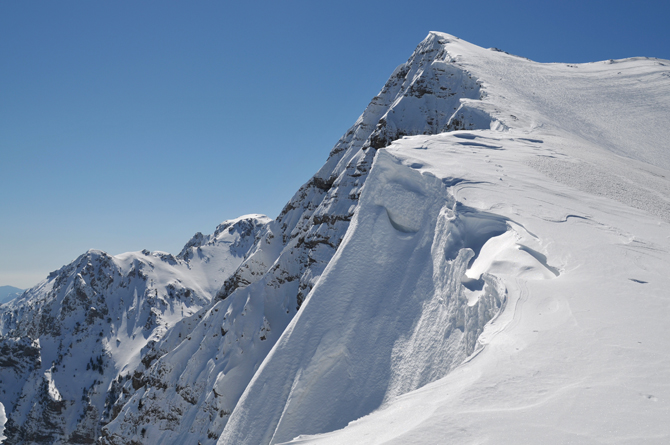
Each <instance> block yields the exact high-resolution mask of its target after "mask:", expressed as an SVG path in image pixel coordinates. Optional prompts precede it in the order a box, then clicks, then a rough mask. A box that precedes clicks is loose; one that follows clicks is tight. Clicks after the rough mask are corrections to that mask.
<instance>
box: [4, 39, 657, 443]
mask: <svg viewBox="0 0 670 445" xmlns="http://www.w3.org/2000/svg"><path fill="white" fill-rule="evenodd" d="M669 119H670V61H666V60H660V59H651V58H633V59H626V60H616V61H614V60H610V61H604V62H595V63H588V64H578V65H571V64H558V63H557V64H540V63H536V62H533V61H530V60H528V59H524V58H522V57H517V56H513V55H510V54H507V53H504V52H501V51H498V50H493V49H484V48H480V47H477V46H475V45H472V44H469V43H467V42H464V41H462V40H460V39H458V38H456V37H453V36H450V35H448V34H444V33H438V32H431V33H430V34H429V35H428V37H427V38H426V39H425V40H424V41H423V42H421V43H420V44H419V46H418V47H417V49H416V51H415V52H414V53H413V54H412V55H411V57H410V59H409V60H408V61H407V62H406V63H404V64H402V65H400V66H399V67H398V68H397V69H396V70H395V71H394V72H393V73H392V75H391V77H390V78H389V80H388V82H387V83H386V85H384V87H383V88H382V90H381V92H380V93H379V95H378V96H376V97H375V98H373V99H372V101H371V102H370V105H369V106H368V108H367V109H366V110H365V111H364V113H363V114H362V115H361V117H360V118H359V119H358V120H357V122H356V123H355V124H354V125H353V126H352V128H351V129H350V130H349V131H348V132H347V133H346V134H345V135H344V136H343V137H342V139H340V141H339V142H338V143H337V144H336V145H335V147H334V148H333V150H332V151H331V153H330V156H329V158H328V160H327V161H326V163H325V165H324V166H323V167H322V169H321V170H319V172H317V173H316V174H315V176H314V177H313V178H312V179H311V180H310V181H308V183H306V184H305V185H304V186H303V187H301V189H300V190H298V192H297V193H296V195H295V196H294V197H293V199H292V200H291V201H290V202H289V203H288V204H287V205H286V207H285V208H284V210H283V211H282V213H281V214H280V215H279V216H278V217H277V219H276V220H274V221H270V220H269V219H267V218H265V217H263V216H261V215H250V216H247V217H243V218H239V219H236V220H232V221H228V222H226V223H224V224H222V225H221V226H219V228H217V230H216V231H215V233H214V234H213V235H202V234H196V236H194V237H193V239H191V241H189V242H188V243H187V245H186V246H185V248H184V250H183V251H182V253H180V254H179V255H177V256H176V257H173V256H172V255H169V254H165V253H160V252H153V253H152V252H140V253H138V252H135V253H129V254H125V255H119V256H116V257H110V256H108V255H106V254H104V253H103V252H97V251H91V252H88V253H87V254H85V255H83V256H82V257H80V258H79V259H77V260H76V261H75V262H73V263H72V264H71V265H69V266H65V267H64V268H63V269H61V270H60V271H57V272H54V273H53V274H51V275H50V276H49V278H48V279H47V280H45V281H44V282H43V283H41V284H40V285H38V286H37V287H36V288H33V289H30V290H28V291H26V293H24V294H23V296H22V297H21V298H19V299H17V300H14V301H12V302H10V303H8V304H5V305H2V306H0V334H1V335H2V336H0V348H2V349H1V350H2V351H3V353H5V351H6V358H5V357H3V356H0V380H2V383H0V389H2V391H0V403H1V404H0V408H1V407H2V406H3V405H4V409H5V411H6V417H7V419H8V420H7V424H6V429H5V433H4V434H5V435H6V436H8V438H7V439H6V440H5V443H24V442H31V443H45V444H46V443H48V444H51V443H90V440H95V441H97V442H100V443H103V444H106V445H109V444H126V443H142V444H160V443H189V444H190V443H193V444H195V443H202V444H214V443H218V444H220V445H237V444H254V445H257V444H280V443H300V444H307V443H310V444H312V443H313V444H352V443H355V444H411V443H416V444H425V443H473V444H474V443H476V444H507V443H509V444H518V443H549V444H565V443H575V444H590V443H621V444H624V443H630V444H638V443H658V444H666V443H670V422H668V419H670V327H669V324H668V320H670V142H669V141H670V125H668V122H670V120H669ZM103 283H104V286H103ZM64 308H65V309H64ZM105 311H106V312H105ZM103 312H104V314H102V313H103ZM73 342H74V343H75V344H77V343H79V344H81V346H82V348H84V349H77V347H75V348H74V349H73V347H72V343H73ZM83 350H85V352H81V351H83ZM89 351H93V352H92V353H90V352H89ZM96 357H100V359H98V360H99V361H96ZM85 365H88V366H87V367H86V369H85V370H84V366H85ZM91 366H92V369H89V368H90V367H91ZM65 370H67V372H65ZM72 370H74V371H77V372H76V373H74V374H76V375H77V377H75V378H73V377H70V376H71V375H73V372H71V371H72ZM8 382H9V384H8ZM82 392H83V396H82ZM0 417H2V415H1V409H0ZM87 441H89V442H87Z"/></svg>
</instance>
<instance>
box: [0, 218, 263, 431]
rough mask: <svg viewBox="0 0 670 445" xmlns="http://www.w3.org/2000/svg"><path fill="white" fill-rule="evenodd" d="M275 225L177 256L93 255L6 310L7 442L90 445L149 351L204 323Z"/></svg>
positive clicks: (199, 242) (0, 396)
mask: <svg viewBox="0 0 670 445" xmlns="http://www.w3.org/2000/svg"><path fill="white" fill-rule="evenodd" d="M267 222H268V218H266V217H264V216H261V215H250V216H246V217H241V218H238V219H237V220H232V221H226V222H224V223H223V224H221V225H220V226H219V227H217V229H216V231H215V232H214V234H212V235H209V236H204V235H202V234H200V233H198V234H196V235H195V236H194V237H193V238H192V239H191V240H190V241H189V242H188V243H187V244H186V246H185V247H184V249H183V250H182V252H181V253H180V254H179V255H178V256H176V257H175V256H173V255H170V254H167V253H163V252H149V251H146V250H144V251H142V252H132V253H127V254H123V255H117V256H114V257H112V256H110V255H107V254H106V253H104V252H101V251H95V250H91V251H88V252H86V253H85V254H83V255H81V256H80V257H79V258H77V259H76V260H75V261H73V262H72V263H71V264H69V265H67V266H65V267H63V268H61V269H60V270H57V271H55V272H52V273H51V274H50V275H49V276H48V277H47V279H46V280H44V281H43V282H41V283H40V284H38V285H37V286H36V287H34V288H32V289H29V290H28V291H26V292H25V293H24V294H23V295H22V296H21V297H20V298H18V299H15V300H12V301H10V302H9V303H7V304H5V305H2V306H0V310H1V316H0V333H2V337H0V351H1V352H2V358H1V359H0V382H1V385H2V386H1V391H0V403H2V405H3V406H4V409H5V411H6V413H7V418H8V421H7V423H6V425H5V433H4V434H5V435H6V436H8V439H6V441H5V443H93V442H95V441H96V439H97V437H98V436H99V435H100V427H101V426H102V425H103V424H105V423H107V422H108V421H109V419H110V418H111V417H113V416H114V415H115V413H114V412H113V411H112V408H113V406H114V402H115V400H116V399H117V397H118V396H119V392H121V391H122V387H123V383H124V382H126V381H130V382H131V383H132V382H133V380H132V378H133V376H134V374H133V372H134V370H135V369H136V368H137V367H139V366H143V364H145V363H146V364H148V361H150V360H151V357H150V356H149V355H147V351H150V350H151V347H152V345H153V344H154V343H155V342H157V341H158V340H160V339H162V338H163V336H164V335H165V333H166V332H168V331H170V329H171V328H172V327H173V326H174V325H175V324H176V323H178V322H180V321H182V320H184V319H189V318H191V317H197V316H198V313H199V311H200V310H201V309H202V308H203V307H206V306H208V305H209V304H210V302H211V301H212V298H213V296H214V295H215V293H216V291H217V290H218V289H219V288H220V287H221V285H222V284H223V282H224V280H225V279H226V278H227V277H228V276H229V275H230V274H231V273H233V272H234V271H235V269H236V268H237V266H238V265H239V264H240V262H241V261H242V259H243V257H244V254H245V253H246V252H247V251H248V249H249V247H250V246H251V245H253V243H254V239H255V236H256V234H257V233H258V231H259V230H260V229H261V228H262V227H263V226H264V225H265V224H267Z"/></svg>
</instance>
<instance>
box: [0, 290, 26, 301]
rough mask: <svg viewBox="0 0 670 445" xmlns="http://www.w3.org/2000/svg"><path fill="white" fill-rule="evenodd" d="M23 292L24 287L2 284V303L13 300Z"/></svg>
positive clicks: (0, 294) (0, 299) (0, 292)
mask: <svg viewBox="0 0 670 445" xmlns="http://www.w3.org/2000/svg"><path fill="white" fill-rule="evenodd" d="M22 293H23V289H19V288H18V287H14V286H0V304H2V303H6V302H8V301H9V300H13V299H14V298H16V297H18V296H19V295H21V294H22Z"/></svg>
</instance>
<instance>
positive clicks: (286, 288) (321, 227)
mask: <svg viewBox="0 0 670 445" xmlns="http://www.w3.org/2000/svg"><path fill="white" fill-rule="evenodd" d="M481 94H482V92H481V88H480V85H479V84H478V82H477V80H476V79H475V78H474V77H473V76H472V75H471V74H469V73H468V72H467V71H465V70H463V69H462V68H460V67H458V66H457V65H455V64H453V61H452V59H451V57H450V55H449V54H448V53H447V52H446V51H444V49H443V46H442V44H440V43H439V38H438V37H437V36H434V35H431V36H429V38H427V39H426V40H425V41H424V42H422V43H421V44H419V46H418V47H417V49H416V50H415V52H414V53H413V54H412V56H411V57H410V59H409V60H408V61H407V63H405V64H403V65H401V66H400V67H398V68H397V69H396V70H395V72H394V73H393V74H392V76H391V78H390V79H389V80H388V82H387V83H386V85H385V86H384V88H383V89H382V91H381V92H380V93H379V94H378V95H377V96H376V97H375V98H374V99H373V100H372V101H371V103H370V105H369V106H368V107H367V108H366V110H365V112H364V113H363V114H362V115H361V117H360V118H359V119H358V120H357V121H356V123H355V124H354V126H353V127H352V128H351V129H350V130H349V131H348V132H347V133H346V134H345V135H344V136H343V137H342V138H341V139H340V141H339V142H338V143H337V144H336V145H335V147H334V148H333V150H332V151H331V153H330V156H329V158H328V160H327V161H326V164H325V165H324V166H323V167H322V168H321V169H320V170H319V172H317V174H316V175H315V176H314V177H313V178H312V179H311V180H310V181H308V182H307V183H306V184H305V185H304V186H303V187H301V188H300V190H299V191H298V192H297V193H296V195H295V196H294V197H293V198H292V199H291V201H289V203H288V204H287V205H286V206H285V208H284V209H283V211H282V213H281V214H280V215H279V217H278V218H277V220H275V221H273V222H272V223H270V224H268V225H267V227H266V228H265V229H264V231H263V232H262V234H261V236H260V237H259V239H258V242H257V243H256V244H255V245H254V247H253V248H252V249H251V251H250V253H249V254H248V255H247V256H246V258H245V259H244V261H243V263H242V264H241V265H240V267H239V268H238V269H237V270H236V271H235V273H234V274H233V275H232V276H231V277H230V278H229V279H228V280H226V282H225V284H224V285H223V286H222V288H221V290H220V291H219V293H218V297H219V298H220V299H222V300H223V301H221V302H217V303H216V304H215V305H213V306H212V307H211V308H208V310H207V311H206V312H204V313H202V314H199V315H198V319H197V320H194V319H192V320H188V321H184V322H183V323H182V324H180V325H179V326H178V327H177V328H175V330H174V332H173V333H172V334H170V335H168V336H166V337H165V341H164V342H163V343H162V344H157V345H156V347H155V348H154V351H153V352H151V353H149V355H150V356H152V357H153V356H155V357H161V358H160V359H159V360H157V361H156V362H155V363H153V364H152V365H151V366H150V368H149V369H147V370H146V372H143V373H142V375H141V377H140V376H139V375H138V379H137V380H136V382H137V383H135V384H134V386H137V388H135V389H133V388H132V386H133V385H131V384H130V383H127V384H126V388H127V389H128V394H129V395H128V397H125V398H122V399H120V400H119V401H118V406H119V410H120V414H119V416H118V417H117V418H116V419H115V420H114V421H113V422H111V423H110V424H109V425H108V426H107V427H106V428H105V430H104V432H103V436H104V437H103V440H104V441H108V443H118V444H120V443H127V442H128V441H129V440H139V441H142V442H143V443H163V442H189V441H191V442H197V441H200V442H201V443H214V442H215V441H216V439H217V438H218V437H219V435H220V434H221V432H222V430H223V428H224V426H225V424H226V422H227V421H228V418H229V416H230V413H231V412H232V411H233V409H234V408H235V406H236V404H237V401H238V399H239V397H240V396H241V394H242V393H243V391H244V389H245V388H246V386H247V384H248V383H249V381H250V380H251V378H252V376H253V375H254V373H255V372H256V370H257V369H258V367H259V366H260V364H261V362H262V361H263V359H264V358H265V356H266V355H267V354H268V352H269V351H270V349H271V348H272V346H273V345H274V344H275V342H276V341H277V339H278V338H279V336H280V335H281V333H282V332H283V331H284V329H285V327H286V326H287V325H288V323H289V322H290V321H291V319H292V318H293V317H294V316H295V314H296V313H297V312H298V309H299V308H300V307H301V305H302V304H303V303H304V300H305V298H306V297H307V295H308V294H309V292H310V291H311V290H312V288H313V287H314V286H315V285H316V284H317V283H318V282H319V281H320V279H321V276H322V274H323V271H324V269H325V268H326V266H327V265H328V264H329V262H330V261H331V258H332V257H333V255H334V254H335V252H336V251H337V249H338V247H339V246H340V244H341V242H342V239H343V238H344V236H345V233H347V230H348V229H349V224H350V222H351V219H352V217H353V215H354V212H355V209H356V208H357V206H358V203H359V196H360V193H361V190H362V188H363V185H364V183H365V182H366V179H367V175H368V171H369V169H370V166H371V164H372V162H373V160H374V157H375V155H376V153H377V149H378V148H379V147H383V146H385V145H388V144H389V143H390V142H391V141H393V140H394V139H396V138H399V137H402V136H403V135H414V134H435V133H439V132H441V131H446V130H450V129H455V128H490V127H491V126H492V125H493V126H494V127H495V126H499V124H498V123H497V121H494V120H493V119H490V118H487V115H486V113H484V112H481V113H478V114H477V113H474V114H473V113H467V112H465V111H464V110H463V107H462V100H465V99H469V100H478V99H479V98H480V97H481ZM475 114H476V116H475ZM473 116H475V117H476V118H475V117H473ZM194 242H195V243H197V242H199V241H198V240H195V241H194ZM194 322H197V323H198V324H197V326H196V325H194V324H193V323H194ZM180 335H181V336H180ZM185 357H191V359H189V360H185ZM177 363H179V364H177ZM139 388H141V389H139ZM178 419H182V421H181V422H179V421H178ZM183 419H189V421H185V420H183ZM141 431H144V434H141V433H139V432H141Z"/></svg>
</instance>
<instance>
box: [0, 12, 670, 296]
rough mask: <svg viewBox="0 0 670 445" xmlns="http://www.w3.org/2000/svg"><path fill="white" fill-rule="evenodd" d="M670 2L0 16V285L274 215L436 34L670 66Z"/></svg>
mask: <svg viewBox="0 0 670 445" xmlns="http://www.w3.org/2000/svg"><path fill="white" fill-rule="evenodd" d="M669 4H670V2H668V1H667V0H665V1H645V2H633V1H590V2H589V1H586V0H583V1H560V2H551V3H550V2H538V1H516V2H515V1H508V2H501V1H414V2H407V1H338V2H327V3H326V2H315V1H276V0H275V1H253V2H224V1H217V2H214V1H188V2H187V1H181V2H174V1H118V0H114V1H111V0H107V1H102V0H100V1H88V0H87V1H74V0H68V1H31V0H25V1H10V0H7V1H2V2H0V285H13V286H18V287H24V288H25V287H30V286H32V285H34V284H36V283H37V282H38V281H39V280H41V279H43V278H45V277H46V274H47V273H48V272H50V271H52V270H55V269H57V268H59V267H61V266H62V265H64V264H66V263H68V262H70V261H71V260H73V259H74V258H76V257H77V256H78V255H79V254H81V253H83V252H85V251H86V250H88V249H90V248H96V249H101V250H105V251H107V252H109V253H111V254H117V253H121V252H125V251H131V250H141V249H143V248H147V249H150V250H163V251H168V252H172V253H178V252H179V250H180V249H181V247H182V246H183V244H184V243H186V241H188V239H189V238H190V237H191V236H192V235H193V233H195V232H197V231H201V232H203V233H211V232H212V231H213V230H214V228H215V226H216V225H217V224H218V223H220V222H221V221H223V220H225V219H228V218H234V217H237V216H239V215H242V214H245V213H265V214H267V215H269V216H271V217H275V216H276V215H277V214H278V213H279V211H280V210H281V208H282V207H283V205H284V204H285V203H286V201H287V200H288V199H290V197H291V196H292V195H293V193H294V192H295V191H296V190H297V189H298V187H299V186H300V185H301V184H302V183H304V182H305V181H307V180H308V179H309V177H310V176H311V175H312V174H313V173H314V172H316V170H317V169H318V168H319V167H320V166H321V164H322V163H323V162H324V161H325V159H326V157H327V155H328V152H329V151H330V148H331V147H332V146H333V145H334V144H335V142H337V139H338V138H339V137H340V135H342V134H343V133H344V132H345V131H346V130H347V128H348V127H349V126H351V125H352V124H353V123H354V121H355V120H356V118H357V117H358V115H359V114H360V113H361V112H362V111H363V109H364V108H365V106H366V105H367V103H368V101H369V100H370V99H371V98H372V97H373V96H374V95H375V94H376V93H377V92H378V91H379V89H380V88H381V87H382V85H383V84H384V82H385V81H386V78H387V77H388V76H389V75H390V74H391V72H392V71H393V69H394V68H395V67H396V66H397V65H399V64H400V63H402V62H404V61H405V60H406V59H407V57H409V55H410V54H411V52H412V51H413V49H414V47H415V46H416V45H417V44H418V43H419V42H420V41H421V40H422V39H423V38H424V37H425V36H426V35H427V33H428V31H431V30H436V31H444V32H448V33H450V34H453V35H456V36H458V37H461V38H462V39H465V40H468V41H470V42H472V43H475V44H477V45H480V46H483V47H491V46H495V47H498V48H501V49H503V50H505V51H508V52H511V53H513V54H517V55H521V56H525V57H528V58H530V59H533V60H537V61H541V62H589V61H596V60H605V59H611V58H614V59H616V58H624V57H631V56H651V57H660V58H665V59H670V27H669V26H668V24H667V19H668V18H669V17H670V6H669Z"/></svg>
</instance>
